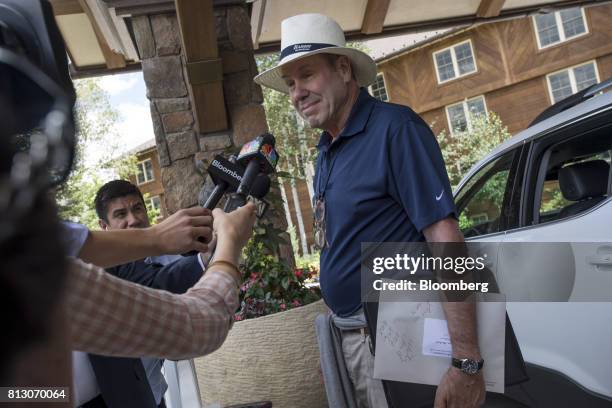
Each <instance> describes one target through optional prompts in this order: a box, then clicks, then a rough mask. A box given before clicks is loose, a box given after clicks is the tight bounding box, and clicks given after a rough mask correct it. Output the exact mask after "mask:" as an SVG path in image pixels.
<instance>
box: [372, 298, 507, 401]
mask: <svg viewBox="0 0 612 408" xmlns="http://www.w3.org/2000/svg"><path fill="white" fill-rule="evenodd" d="M385 293H387V292H384V291H383V292H381V296H380V304H379V308H378V326H377V333H376V339H377V341H376V357H375V359H374V377H375V378H379V379H385V380H394V381H403V382H411V383H418V384H429V385H438V384H439V383H440V380H441V379H442V376H443V375H444V373H446V371H447V370H448V368H449V367H450V365H451V355H452V347H451V342H450V336H449V333H448V327H447V323H446V319H445V316H444V311H443V309H442V304H441V303H440V302H426V301H415V302H406V301H403V302H386V301H385V298H389V296H385ZM486 297H487V300H488V301H486V302H482V301H479V302H477V303H476V316H477V326H478V343H479V346H480V353H481V355H482V358H483V359H484V361H485V363H484V367H483V374H484V379H485V385H486V389H487V391H491V392H497V393H503V392H504V352H505V338H506V333H505V329H506V303H505V298H504V296H503V295H500V294H493V293H487V294H486ZM491 300H494V301H491Z"/></svg>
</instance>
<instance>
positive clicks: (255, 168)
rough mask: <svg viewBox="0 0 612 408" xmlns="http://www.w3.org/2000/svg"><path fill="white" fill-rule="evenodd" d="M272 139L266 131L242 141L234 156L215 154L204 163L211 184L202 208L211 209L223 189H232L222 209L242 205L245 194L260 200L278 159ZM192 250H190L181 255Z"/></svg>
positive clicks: (228, 190) (266, 190)
mask: <svg viewBox="0 0 612 408" xmlns="http://www.w3.org/2000/svg"><path fill="white" fill-rule="evenodd" d="M275 143H276V141H275V139H274V136H272V135H271V134H269V133H266V134H263V135H261V136H258V137H257V138H255V139H254V140H252V141H251V142H248V143H246V144H245V145H244V146H243V147H242V149H241V150H240V154H239V155H238V157H234V156H232V157H230V159H229V160H228V159H225V158H224V157H223V156H221V155H217V156H215V157H214V159H213V161H212V163H211V164H210V166H209V167H208V173H209V175H210V177H211V179H212V180H213V182H214V183H215V188H214V189H213V191H212V192H210V195H208V196H207V197H206V199H204V200H203V201H204V204H203V206H204V208H207V209H210V210H212V209H214V208H215V207H216V206H217V204H218V203H219V201H220V200H221V198H222V197H223V195H224V194H225V193H232V192H235V193H234V194H232V195H231V196H230V197H229V199H228V201H227V203H226V205H225V207H224V211H225V212H226V213H229V212H232V211H234V210H235V209H237V208H239V207H242V206H244V205H245V204H246V201H247V197H248V196H249V195H250V196H253V197H255V198H258V199H260V200H263V197H264V196H265V195H266V194H267V193H268V191H269V190H270V178H269V177H268V174H270V173H272V172H274V170H275V168H276V164H277V163H278V159H279V155H278V153H277V152H276V150H275V149H274V145H275ZM243 166H246V169H244V167H243ZM202 191H204V188H203V190H202ZM195 253H196V252H195V251H191V252H189V253H187V254H183V255H194V254H195Z"/></svg>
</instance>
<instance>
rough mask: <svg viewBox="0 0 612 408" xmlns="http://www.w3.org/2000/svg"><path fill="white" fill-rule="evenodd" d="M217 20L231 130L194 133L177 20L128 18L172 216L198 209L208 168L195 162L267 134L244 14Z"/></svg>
mask: <svg viewBox="0 0 612 408" xmlns="http://www.w3.org/2000/svg"><path fill="white" fill-rule="evenodd" d="M215 20H216V21H215V26H216V32H217V40H218V49H219V55H220V57H221V59H222V61H223V71H224V76H223V92H224V97H225V106H226V109H227V113H228V121H229V129H228V130H227V131H223V132H216V133H198V132H197V129H198V128H199V127H198V126H197V124H196V119H195V118H196V117H197V115H195V112H194V110H193V109H194V108H193V104H192V103H191V100H192V98H191V97H190V87H189V84H188V81H187V75H186V71H185V59H184V57H183V55H181V39H180V31H179V27H178V22H177V18H176V15H175V14H162V15H143V16H135V17H133V18H132V26H133V28H134V36H135V38H136V43H137V46H138V51H139V53H140V56H141V59H142V70H143V74H144V80H145V83H146V85H147V97H148V98H149V101H150V108H151V118H152V121H153V128H154V132H155V141H156V143H157V150H158V152H159V158H160V164H161V166H162V182H163V184H164V188H165V192H166V207H167V208H168V211H169V212H171V213H172V212H175V211H176V210H178V209H180V208H185V207H189V206H193V205H195V204H197V196H198V191H199V190H200V187H201V186H202V183H203V180H204V178H203V174H202V169H205V168H206V167H205V166H202V165H198V163H197V162H198V161H201V160H204V161H206V160H208V159H210V158H211V157H213V156H214V155H215V154H219V153H222V152H224V149H226V148H228V147H232V146H236V147H240V146H242V145H243V144H244V143H245V142H247V141H249V140H251V139H253V138H254V137H255V136H257V135H259V134H261V133H263V132H265V131H266V130H267V124H266V117H265V112H264V109H263V106H262V102H263V96H262V92H261V88H260V87H259V86H258V85H256V84H255V83H254V82H253V77H254V76H255V75H256V74H257V67H256V65H255V59H254V57H253V48H252V43H251V27H250V19H249V15H248V12H247V9H246V7H243V6H230V7H226V8H219V9H215ZM281 224H282V221H281Z"/></svg>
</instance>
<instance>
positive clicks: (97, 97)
mask: <svg viewBox="0 0 612 408" xmlns="http://www.w3.org/2000/svg"><path fill="white" fill-rule="evenodd" d="M74 84H75V88H76V92H77V102H76V105H75V121H76V126H77V146H76V156H75V162H74V165H73V169H72V172H71V174H70V177H69V178H68V180H67V181H66V183H64V184H63V185H62V186H61V187H60V189H58V191H57V193H56V199H57V203H58V210H59V214H60V217H61V218H63V219H66V220H71V221H76V222H80V223H82V224H84V225H86V226H88V227H89V228H97V226H98V216H97V215H96V212H95V208H94V206H93V201H94V197H95V194H96V192H97V191H98V189H99V188H100V187H101V186H102V184H104V183H105V182H107V181H109V180H111V179H114V178H125V179H127V178H128V176H129V175H130V174H134V173H135V172H136V158H135V157H133V156H129V155H127V156H126V155H124V156H119V151H120V150H119V143H118V136H117V133H116V130H115V124H116V122H117V121H118V119H119V112H118V111H117V110H116V109H114V108H113V107H112V106H111V104H110V100H109V96H108V94H107V93H106V92H105V91H104V90H103V89H102V88H101V87H100V83H99V79H97V78H89V79H82V80H77V81H75V82H74ZM117 157H119V158H117Z"/></svg>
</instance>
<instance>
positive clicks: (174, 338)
mask: <svg viewBox="0 0 612 408" xmlns="http://www.w3.org/2000/svg"><path fill="white" fill-rule="evenodd" d="M66 289H67V292H66V293H67V296H66V304H67V315H68V320H69V324H70V335H71V340H72V348H73V349H75V350H82V351H85V352H88V353H95V354H104V355H112V356H120V357H143V356H146V357H158V358H167V359H171V360H180V359H186V358H191V357H195V356H201V355H204V354H208V353H211V352H213V351H214V350H216V349H217V348H219V347H220V346H221V344H222V343H223V341H224V340H225V338H226V336H227V333H228V331H229V330H230V328H231V327H232V324H233V317H234V312H235V311H236V309H237V307H238V282H237V281H236V280H235V279H234V278H233V277H232V276H231V275H230V274H229V273H227V272H223V271H221V270H216V269H214V270H210V271H206V273H205V274H204V276H203V277H202V278H201V279H200V280H199V281H198V283H196V284H195V285H194V287H192V288H191V289H189V290H188V291H187V292H186V293H184V294H182V295H176V294H172V293H170V292H166V291H163V290H155V289H151V288H147V287H144V286H141V285H138V284H136V283H132V282H127V281H124V280H121V279H119V278H116V277H114V276H112V275H110V274H108V273H106V272H105V271H104V270H103V269H101V268H98V267H96V266H93V265H89V264H85V263H83V262H82V261H80V260H78V259H73V258H71V259H70V268H69V271H68V279H67V288H66Z"/></svg>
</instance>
